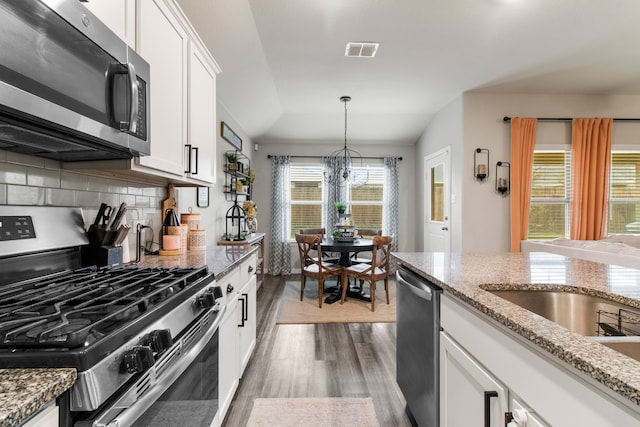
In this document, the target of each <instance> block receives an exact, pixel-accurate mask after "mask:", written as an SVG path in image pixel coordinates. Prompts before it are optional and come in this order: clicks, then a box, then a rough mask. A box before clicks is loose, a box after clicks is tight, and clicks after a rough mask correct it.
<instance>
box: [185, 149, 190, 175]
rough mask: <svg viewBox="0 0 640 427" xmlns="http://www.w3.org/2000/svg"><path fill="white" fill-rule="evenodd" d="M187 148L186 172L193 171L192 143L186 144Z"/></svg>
mask: <svg viewBox="0 0 640 427" xmlns="http://www.w3.org/2000/svg"><path fill="white" fill-rule="evenodd" d="M184 146H185V147H186V148H187V170H186V171H184V173H191V144H185V145H184Z"/></svg>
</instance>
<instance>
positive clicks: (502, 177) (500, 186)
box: [496, 162, 511, 197]
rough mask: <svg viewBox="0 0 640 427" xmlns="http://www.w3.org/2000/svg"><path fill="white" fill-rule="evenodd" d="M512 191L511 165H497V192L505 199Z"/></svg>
mask: <svg viewBox="0 0 640 427" xmlns="http://www.w3.org/2000/svg"><path fill="white" fill-rule="evenodd" d="M510 191H511V163H509V162H498V163H496V192H497V193H500V194H501V195H502V196H503V197H504V196H506V195H507V194H509V192H510Z"/></svg>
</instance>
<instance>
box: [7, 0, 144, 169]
mask: <svg viewBox="0 0 640 427" xmlns="http://www.w3.org/2000/svg"><path fill="white" fill-rule="evenodd" d="M149 74H150V70H149V64H148V63H147V62H145V61H144V59H142V57H140V56H139V55H138V54H137V53H136V52H135V51H134V50H133V49H131V48H130V47H129V46H127V44H126V43H125V42H123V41H122V40H121V39H120V38H119V37H118V36H117V35H116V34H114V33H113V32H112V31H111V30H110V29H109V28H107V26H106V25H104V24H103V23H102V22H101V21H100V20H99V19H97V18H96V17H95V16H94V15H93V14H92V13H91V12H90V11H89V10H88V9H87V8H86V7H84V5H82V4H81V3H80V2H79V1H78V0H0V149H2V150H10V151H17V152H20V153H25V154H30V155H36V156H42V157H48V158H52V159H57V160H62V161H80V160H104V159H118V158H120V159H122V158H132V157H133V156H139V155H145V154H150V151H151V150H150V139H149V108H148V105H149V84H150V81H149Z"/></svg>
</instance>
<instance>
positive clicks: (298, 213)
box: [289, 165, 324, 240]
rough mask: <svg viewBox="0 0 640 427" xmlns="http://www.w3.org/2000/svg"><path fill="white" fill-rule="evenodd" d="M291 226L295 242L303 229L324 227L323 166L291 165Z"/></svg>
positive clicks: (290, 235)
mask: <svg viewBox="0 0 640 427" xmlns="http://www.w3.org/2000/svg"><path fill="white" fill-rule="evenodd" d="M290 174H291V177H290V184H291V215H290V218H291V224H290V229H289V237H290V238H291V239H292V240H295V238H296V233H297V232H298V231H300V229H301V228H320V227H322V193H323V182H324V181H323V180H324V175H323V173H322V166H321V165H291V168H290Z"/></svg>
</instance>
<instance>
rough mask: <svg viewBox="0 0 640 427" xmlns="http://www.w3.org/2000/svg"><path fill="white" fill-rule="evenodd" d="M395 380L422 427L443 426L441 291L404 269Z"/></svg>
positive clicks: (401, 272)
mask: <svg viewBox="0 0 640 427" xmlns="http://www.w3.org/2000/svg"><path fill="white" fill-rule="evenodd" d="M396 286H397V297H396V313H397V314H396V327H397V332H396V379H397V381H398V385H399V386H400V389H401V390H402V393H403V394H404V397H405V399H406V401H407V414H408V415H409V417H410V418H412V421H413V422H414V423H415V424H417V425H418V426H420V427H437V426H438V425H439V423H440V400H439V393H440V366H439V365H440V363H439V361H440V357H439V354H440V295H441V293H442V289H441V288H439V287H438V286H436V285H434V284H433V283H430V282H429V281H428V280H427V279H425V278H423V277H420V276H418V275H417V274H415V273H413V272H412V271H410V270H408V269H407V268H405V267H403V266H399V267H398V271H397V272H396Z"/></svg>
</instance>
